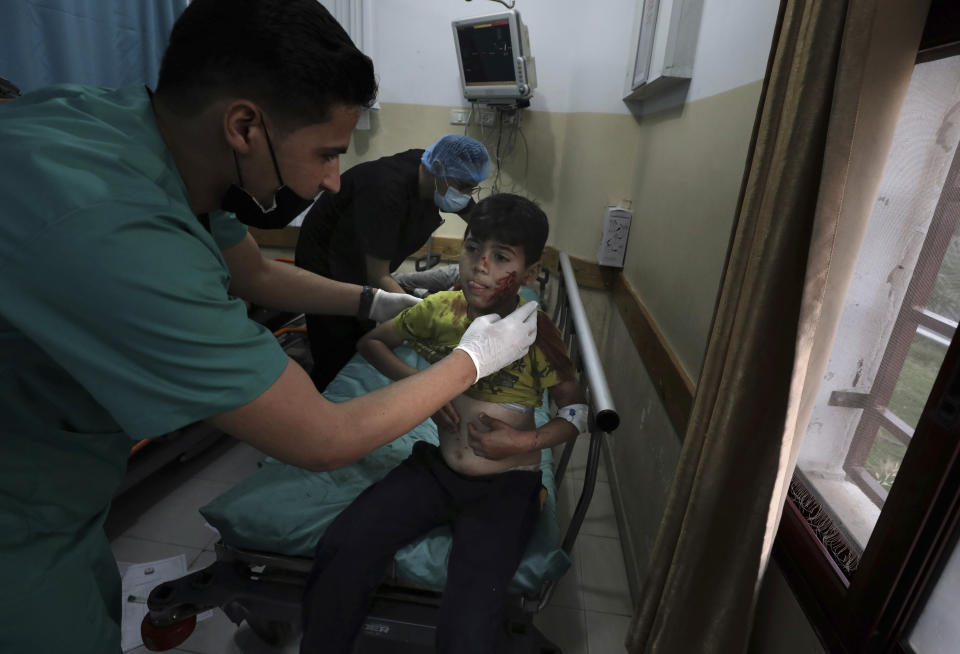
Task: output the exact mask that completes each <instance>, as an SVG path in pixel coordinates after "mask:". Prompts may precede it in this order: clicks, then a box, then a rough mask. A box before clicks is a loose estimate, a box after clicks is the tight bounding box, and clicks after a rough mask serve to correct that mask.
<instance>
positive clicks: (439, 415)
mask: <svg viewBox="0 0 960 654" xmlns="http://www.w3.org/2000/svg"><path fill="white" fill-rule="evenodd" d="M431 419H432V420H433V422H434V423H436V425H437V428H438V429H441V430H443V431H457V430H458V429H460V414H459V413H457V410H456V409H455V408H454V407H453V404H452V403H450V402H447V403H446V404H444V405H443V406H442V407H440V410H439V411H437V412H436V413H434V414H433V415H432V416H431Z"/></svg>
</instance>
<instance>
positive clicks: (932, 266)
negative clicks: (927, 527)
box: [829, 148, 960, 508]
mask: <svg viewBox="0 0 960 654" xmlns="http://www.w3.org/2000/svg"><path fill="white" fill-rule="evenodd" d="M958 200H960V148H958V149H957V151H956V153H954V156H953V161H952V162H951V164H950V169H949V172H947V178H946V182H945V184H944V188H943V189H942V190H941V193H940V198H939V199H938V200H937V207H936V209H935V210H934V213H933V219H932V220H931V222H930V228H929V230H928V231H927V235H926V238H924V242H923V246H922V247H921V250H920V256H919V258H918V262H923V264H922V266H919V267H918V268H916V269H915V270H914V271H913V275H912V276H911V279H910V283H909V285H908V286H907V291H906V293H905V295H904V297H903V302H902V304H901V306H900V311H899V312H898V314H897V318H896V320H895V322H894V326H893V329H892V331H891V332H890V337H889V339H888V340H887V345H886V347H885V348H884V352H883V356H882V357H881V359H880V365H879V369H878V370H877V375H876V378H875V380H874V382H873V384H872V386H871V388H870V391H869V392H868V393H859V392H842V391H834V392H833V393H831V395H830V400H829V404H830V405H831V406H842V407H849V408H853V409H862V410H863V412H862V413H861V415H860V420H859V421H858V423H857V427H856V430H855V432H854V436H853V439H852V441H851V443H850V449H849V450H848V451H847V457H846V460H845V461H844V463H843V469H844V470H845V471H846V473H847V474H848V475H849V476H850V479H851V481H853V483H855V484H856V485H857V487H859V488H860V490H861V491H863V493H864V494H865V495H866V496H867V497H869V498H870V499H871V500H872V501H873V502H874V504H876V505H877V506H879V507H881V508H882V507H883V505H884V502H885V501H886V499H887V495H888V492H887V490H886V489H885V488H883V486H881V485H880V483H879V482H878V481H877V480H876V479H874V477H873V475H871V474H870V472H869V471H868V470H867V468H866V461H867V457H868V456H869V454H870V450H871V449H872V448H873V444H874V443H875V442H876V440H877V434H878V432H879V430H880V428H881V427H883V428H884V429H886V430H887V431H889V432H890V433H891V434H892V435H893V436H894V437H896V438H897V440H898V441H900V442H901V443H902V444H903V445H904V446H906V447H909V445H910V443H911V441H912V439H913V435H914V432H915V429H914V428H913V427H911V426H910V425H908V424H907V423H906V422H905V421H904V420H903V419H902V418H901V417H900V416H898V415H896V414H895V413H894V412H893V411H891V410H890V408H889V403H890V399H891V397H892V396H893V392H894V389H895V388H896V385H897V380H898V379H899V378H900V373H901V371H902V370H903V366H904V363H905V362H906V360H907V356H908V354H909V350H910V345H911V343H912V342H913V335H914V334H920V335H921V336H922V337H924V338H930V337H929V336H926V335H924V334H923V333H922V332H920V331H919V330H918V328H921V327H922V328H925V329H927V330H929V331H930V332H933V333H935V334H937V335H939V336H942V337H943V338H945V339H947V340H948V341H950V340H952V339H953V337H954V335H955V334H956V331H957V324H956V323H954V322H953V321H952V320H949V319H947V318H945V317H943V316H939V315H937V314H935V313H933V312H931V311H928V310H926V309H925V308H924V305H925V304H926V303H927V301H928V299H929V297H930V293H931V291H932V290H933V287H934V284H935V283H936V280H937V273H938V271H939V270H940V266H941V265H942V264H943V259H944V257H945V255H946V252H947V248H948V246H949V244H950V239H951V238H952V237H953V235H954V234H956V233H958V230H960V205H958ZM951 205H952V206H951Z"/></svg>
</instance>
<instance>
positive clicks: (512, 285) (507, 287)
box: [491, 271, 520, 302]
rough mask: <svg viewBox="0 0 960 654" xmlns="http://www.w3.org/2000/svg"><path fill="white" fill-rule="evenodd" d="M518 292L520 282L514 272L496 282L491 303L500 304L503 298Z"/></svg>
mask: <svg viewBox="0 0 960 654" xmlns="http://www.w3.org/2000/svg"><path fill="white" fill-rule="evenodd" d="M519 290H520V280H519V279H517V273H516V271H511V272H510V273H508V274H506V275H504V276H503V277H501V278H500V279H498V280H497V281H496V288H495V289H494V291H493V297H492V298H491V299H492V300H493V302H500V301H502V300H503V299H505V298H508V297H511V296H513V295H516V294H517V291H519Z"/></svg>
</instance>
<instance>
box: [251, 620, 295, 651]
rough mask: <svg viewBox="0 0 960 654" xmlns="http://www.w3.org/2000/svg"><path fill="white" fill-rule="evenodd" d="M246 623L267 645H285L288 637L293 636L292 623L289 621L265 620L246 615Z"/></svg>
mask: <svg viewBox="0 0 960 654" xmlns="http://www.w3.org/2000/svg"><path fill="white" fill-rule="evenodd" d="M247 624H248V625H250V629H251V630H252V631H253V633H255V634H257V636H259V637H260V640H262V641H263V642H265V643H266V644H267V645H273V646H279V645H285V644H286V643H287V641H288V640H290V637H291V636H293V625H292V624H290V623H289V622H281V621H279V620H266V619H264V618H258V617H256V616H252V615H248V616H247Z"/></svg>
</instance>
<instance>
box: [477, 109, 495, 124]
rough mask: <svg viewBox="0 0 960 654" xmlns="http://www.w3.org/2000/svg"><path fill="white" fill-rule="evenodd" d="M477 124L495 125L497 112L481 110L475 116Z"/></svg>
mask: <svg viewBox="0 0 960 654" xmlns="http://www.w3.org/2000/svg"><path fill="white" fill-rule="evenodd" d="M477 122H478V123H480V124H481V125H484V126H487V127H489V126H491V125H496V124H497V112H496V111H493V110H491V109H483V110H481V111H480V113H479V114H477Z"/></svg>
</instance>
